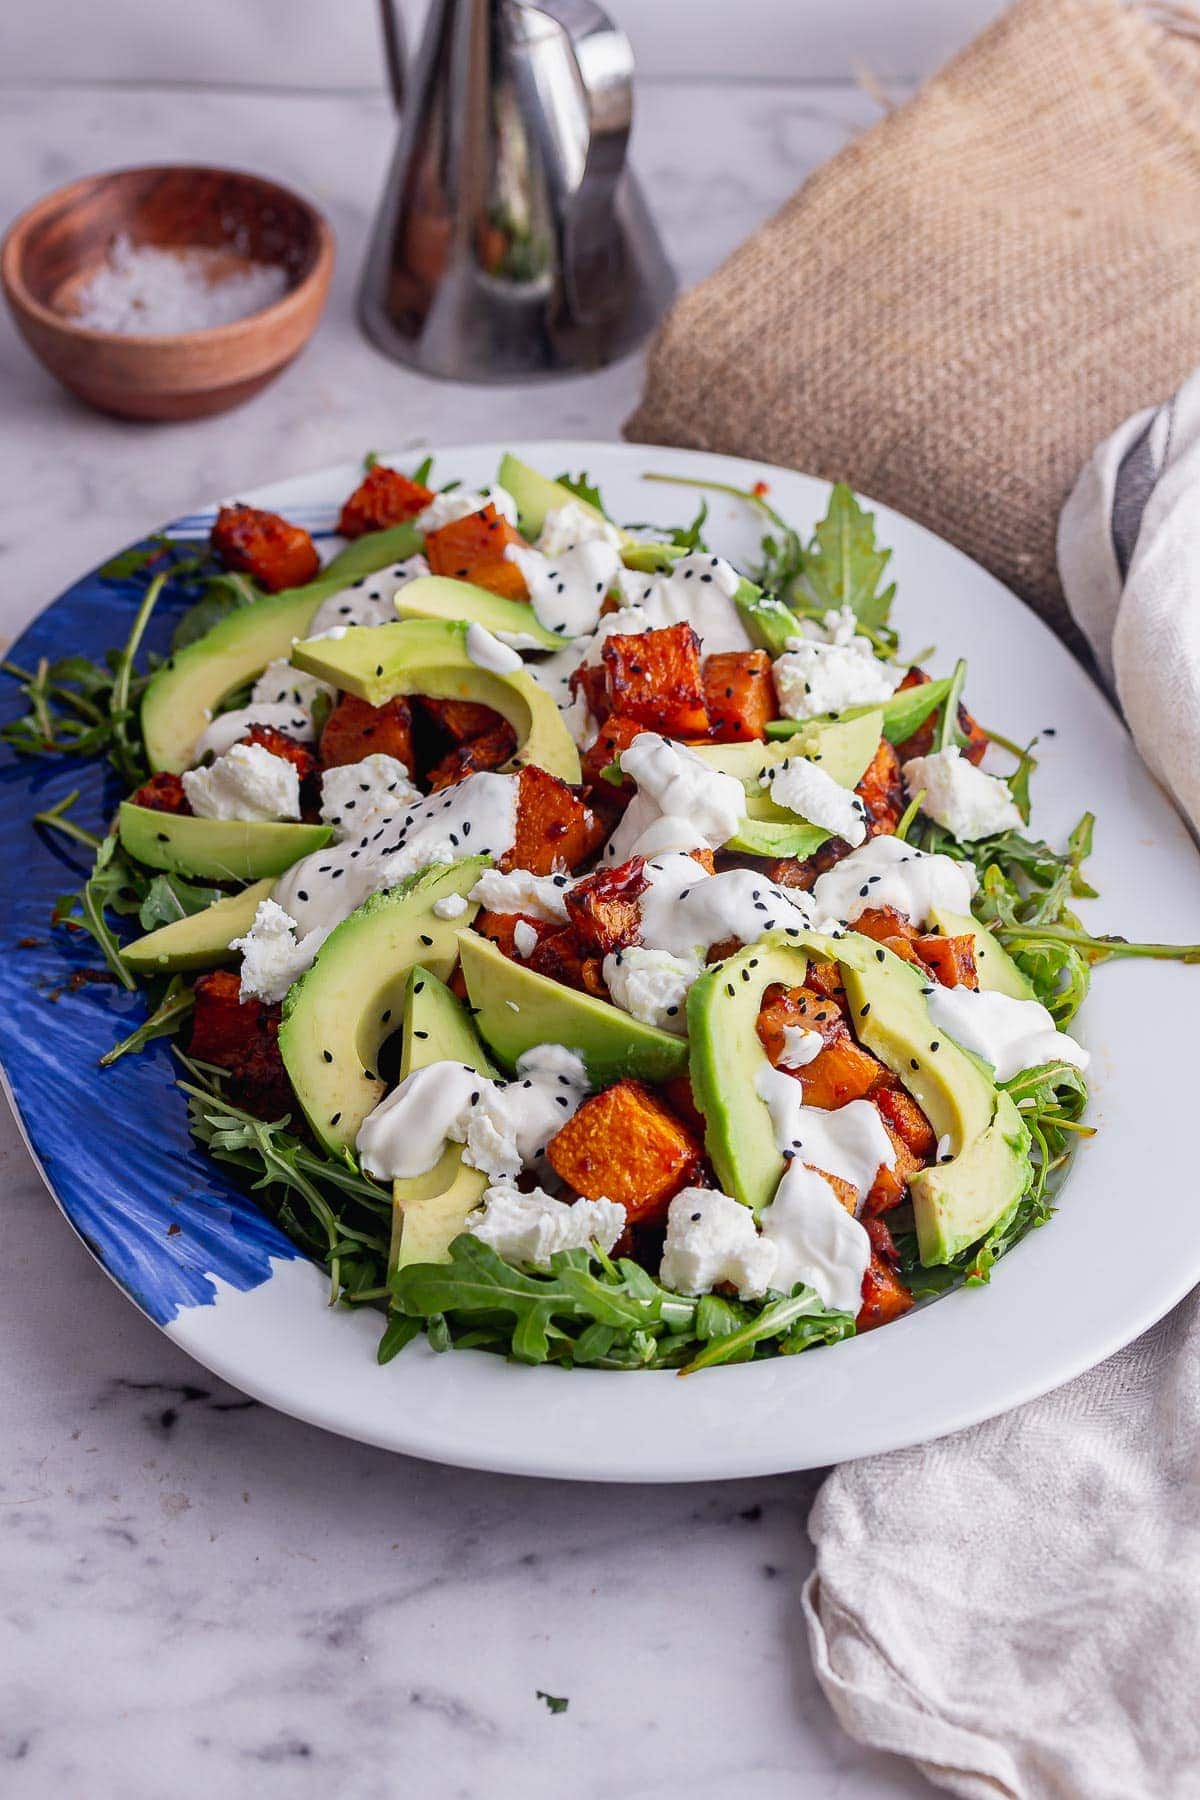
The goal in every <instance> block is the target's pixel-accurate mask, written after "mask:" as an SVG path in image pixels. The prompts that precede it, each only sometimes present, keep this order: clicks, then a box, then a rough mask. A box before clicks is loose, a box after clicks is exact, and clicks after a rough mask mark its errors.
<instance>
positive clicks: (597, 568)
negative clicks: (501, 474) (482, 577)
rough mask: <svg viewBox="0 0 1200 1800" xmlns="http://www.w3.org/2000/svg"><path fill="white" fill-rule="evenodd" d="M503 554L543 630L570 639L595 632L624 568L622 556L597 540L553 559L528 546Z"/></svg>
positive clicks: (510, 547)
mask: <svg viewBox="0 0 1200 1800" xmlns="http://www.w3.org/2000/svg"><path fill="white" fill-rule="evenodd" d="M504 554H505V556H506V557H507V558H508V560H509V561H510V562H514V563H516V565H517V567H518V568H519V569H520V571H521V573H522V575H523V576H524V577H525V585H526V587H527V588H528V589H529V598H530V602H531V604H532V606H533V610H534V614H535V616H536V618H537V621H538V623H539V625H544V626H545V627H546V629H547V630H548V631H557V632H558V633H559V635H560V636H562V637H570V638H578V637H582V636H584V635H586V634H588V633H590V632H593V631H594V630H595V629H596V626H597V624H598V622H599V619H600V608H601V607H602V606H603V604H604V597H605V595H606V594H607V593H608V590H609V588H610V587H611V586H612V583H613V579H614V577H615V576H616V574H617V571H618V569H619V568H620V566H621V553H620V551H619V550H616V549H615V548H614V547H613V545H612V544H609V543H605V542H604V541H603V540H602V539H599V538H593V539H591V540H590V541H588V542H584V543H579V544H575V545H573V546H572V548H571V549H569V550H562V551H559V552H558V553H556V554H555V555H552V556H544V555H543V554H542V552H541V551H540V550H531V549H530V548H529V547H528V546H527V545H525V544H509V545H508V547H507V549H506V550H505V552H504Z"/></svg>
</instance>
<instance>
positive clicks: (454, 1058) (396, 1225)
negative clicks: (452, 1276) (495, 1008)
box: [388, 964, 496, 1275]
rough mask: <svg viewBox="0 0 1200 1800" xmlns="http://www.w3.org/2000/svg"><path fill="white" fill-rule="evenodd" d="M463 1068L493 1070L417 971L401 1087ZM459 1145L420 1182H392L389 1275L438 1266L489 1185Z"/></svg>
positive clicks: (444, 998) (456, 1014)
mask: <svg viewBox="0 0 1200 1800" xmlns="http://www.w3.org/2000/svg"><path fill="white" fill-rule="evenodd" d="M435 1062H456V1063H465V1064H466V1065H467V1067H468V1068H469V1069H474V1070H475V1072H476V1074H478V1075H494V1074H495V1072H496V1071H495V1070H494V1069H493V1067H492V1065H491V1063H490V1062H489V1061H488V1059H487V1053H486V1051H485V1050H484V1048H483V1045H482V1044H481V1043H480V1041H479V1038H478V1036H477V1035H476V1032H475V1028H474V1026H473V1025H472V1024H471V1019H470V1015H469V1014H468V1012H467V1010H466V1008H465V1007H464V1006H463V1005H462V1004H461V1002H460V1001H458V1000H456V999H455V997H454V995H453V994H452V993H451V992H450V989H449V988H448V987H447V986H446V985H445V983H444V982H441V981H439V980H438V978H437V976H436V975H434V974H433V973H432V972H431V971H430V970H429V969H427V968H425V967H424V965H423V964H418V965H417V966H416V967H415V968H413V969H410V970H409V973H408V982H407V985H406V987H405V990H404V1049H403V1053H402V1055H401V1058H400V1080H401V1081H404V1080H405V1079H406V1078H407V1077H408V1076H409V1075H411V1074H412V1073H413V1071H414V1070H415V1069H424V1068H426V1067H427V1066H428V1065H429V1064H430V1063H435ZM462 1151H463V1147H462V1145H461V1144H449V1143H448V1144H447V1145H446V1148H445V1149H444V1151H443V1152H442V1155H441V1157H440V1158H439V1160H438V1161H437V1162H436V1163H435V1164H434V1166H433V1168H432V1169H428V1170H426V1172H425V1174H424V1175H411V1176H407V1177H406V1178H405V1179H404V1180H403V1181H394V1182H393V1183H392V1244H391V1253H390V1255H389V1257H388V1274H389V1275H391V1274H393V1273H394V1272H395V1271H396V1270H397V1269H402V1268H404V1267H405V1266H406V1265H407V1264H408V1263H418V1262H421V1263H425V1262H445V1261H446V1258H447V1254H448V1252H449V1249H450V1245H451V1244H452V1243H453V1241H454V1239H455V1238H456V1237H457V1236H458V1235H459V1233H460V1232H461V1230H462V1228H463V1226H464V1225H465V1223H466V1219H467V1214H468V1213H470V1212H473V1211H474V1210H475V1208H476V1207H477V1206H478V1205H479V1202H480V1201H481V1200H482V1198H483V1193H484V1189H485V1188H486V1187H487V1185H488V1178H487V1176H486V1175H484V1174H483V1173H482V1172H481V1171H480V1170H479V1169H472V1168H471V1167H470V1166H469V1165H468V1164H467V1163H465V1162H464V1161H463V1155H462Z"/></svg>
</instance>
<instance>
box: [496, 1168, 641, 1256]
mask: <svg viewBox="0 0 1200 1800" xmlns="http://www.w3.org/2000/svg"><path fill="white" fill-rule="evenodd" d="M624 1229H625V1208H624V1207H623V1206H619V1205H617V1203H616V1202H615V1201H613V1200H575V1201H572V1202H569V1203H568V1202H567V1201H565V1200H556V1199H555V1198H554V1197H553V1195H551V1194H547V1193H546V1191H545V1190H544V1189H543V1188H533V1189H532V1190H531V1191H530V1192H529V1193H527V1194H526V1193H522V1192H521V1190H520V1189H519V1188H515V1187H513V1186H512V1185H511V1184H510V1183H507V1182H501V1183H497V1184H496V1185H495V1186H493V1187H489V1188H488V1189H487V1191H486V1193H485V1194H484V1196H483V1205H482V1206H481V1207H479V1208H477V1209H476V1211H475V1212H473V1213H471V1214H470V1215H469V1217H468V1219H467V1222H466V1230H467V1231H469V1232H470V1233H471V1236H472V1237H477V1238H479V1239H480V1240H481V1242H483V1243H485V1244H490V1245H491V1247H492V1249H493V1250H494V1251H495V1252H496V1254H497V1256H500V1257H502V1258H503V1259H504V1261H505V1262H510V1263H534V1264H537V1265H542V1266H544V1265H546V1264H547V1263H549V1261H550V1258H551V1257H552V1256H556V1255H557V1254H558V1253H559V1251H561V1250H584V1249H587V1247H588V1246H589V1245H590V1244H591V1243H592V1242H593V1241H595V1242H596V1243H598V1244H599V1246H600V1248H601V1249H602V1250H603V1251H604V1254H605V1255H606V1256H607V1255H608V1254H609V1253H610V1252H611V1250H612V1248H613V1245H614V1244H615V1243H616V1241H617V1239H618V1238H619V1237H620V1235H621V1233H622V1232H623V1231H624Z"/></svg>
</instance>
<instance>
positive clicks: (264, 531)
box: [210, 506, 321, 594]
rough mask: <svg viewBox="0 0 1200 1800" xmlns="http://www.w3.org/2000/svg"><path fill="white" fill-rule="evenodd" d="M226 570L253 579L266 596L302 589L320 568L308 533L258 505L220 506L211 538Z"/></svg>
mask: <svg viewBox="0 0 1200 1800" xmlns="http://www.w3.org/2000/svg"><path fill="white" fill-rule="evenodd" d="M210 542H211V543H212V547H213V549H214V550H215V551H216V553H217V555H218V556H219V557H220V559H221V561H222V562H223V563H224V564H225V567H226V568H227V569H240V570H241V571H242V572H243V573H244V574H246V575H251V576H253V578H254V580H255V581H257V582H258V584H259V586H260V587H265V588H266V590H267V592H268V593H271V594H277V593H279V591H280V590H281V589H282V588H290V587H301V586H303V584H304V583H305V582H306V581H311V580H312V578H313V576H314V575H315V574H316V573H317V571H318V569H319V568H320V567H321V559H320V557H319V556H318V555H317V547H316V545H315V544H314V543H313V541H312V538H311V537H310V536H309V534H308V532H307V531H305V530H304V528H303V527H302V526H300V525H292V524H291V523H290V522H289V521H288V520H287V519H283V518H281V517H280V516H279V514H278V513H273V512H263V511H262V510H261V509H260V508H259V507H257V506H223V507H222V508H221V510H220V512H219V513H218V514H217V519H216V523H215V525H214V526H213V528H212V534H211V538H210Z"/></svg>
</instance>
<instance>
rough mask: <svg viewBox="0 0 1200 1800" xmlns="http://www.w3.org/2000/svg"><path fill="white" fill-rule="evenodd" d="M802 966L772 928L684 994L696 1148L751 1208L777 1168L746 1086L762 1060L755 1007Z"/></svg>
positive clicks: (799, 977) (761, 1106) (771, 1191)
mask: <svg viewBox="0 0 1200 1800" xmlns="http://www.w3.org/2000/svg"><path fill="white" fill-rule="evenodd" d="M831 947H832V948H833V949H834V950H836V949H837V948H838V946H837V945H831ZM807 966H808V959H807V955H806V952H805V950H803V949H801V948H800V947H799V946H798V945H797V944H796V942H795V941H794V940H792V939H790V938H788V937H786V936H785V935H784V934H783V933H781V932H772V933H771V934H770V936H768V937H764V938H761V939H760V940H759V942H758V943H757V944H751V945H748V946H747V948H746V949H745V950H739V951H738V952H737V954H736V955H734V956H729V957H726V959H725V961H724V962H722V963H718V964H716V966H715V967H714V968H712V969H710V970H709V971H708V972H707V974H704V975H701V977H700V979H699V980H698V981H696V982H694V983H693V985H692V988H691V991H690V993H689V994H688V1002H687V1016H688V1045H689V1058H688V1072H689V1074H690V1076H691V1082H692V1093H693V1094H694V1095H695V1099H696V1105H697V1106H698V1107H699V1108H700V1111H701V1112H702V1113H703V1114H704V1124H705V1131H704V1148H705V1150H706V1151H707V1152H708V1156H709V1160H710V1161H711V1163H712V1165H713V1168H714V1169H715V1171H716V1175H717V1180H718V1182H719V1184H720V1186H721V1187H722V1188H723V1189H724V1191H725V1192H726V1193H727V1194H732V1195H733V1197H734V1199H735V1200H740V1201H741V1202H742V1204H743V1206H751V1207H753V1208H754V1209H755V1211H756V1212H757V1211H758V1210H759V1208H761V1207H764V1206H766V1205H768V1204H769V1202H770V1201H771V1200H772V1199H773V1198H774V1195H775V1189H776V1188H777V1187H778V1186H779V1182H780V1177H781V1176H782V1174H783V1158H782V1156H781V1155H780V1154H779V1151H778V1150H777V1149H776V1146H775V1130H774V1127H773V1126H772V1124H771V1115H770V1112H769V1111H768V1110H767V1104H766V1101H765V1100H761V1099H760V1098H759V1096H758V1094H757V1092H756V1090H755V1085H754V1084H755V1076H756V1074H757V1072H758V1070H759V1069H761V1068H762V1066H763V1064H764V1063H765V1061H766V1052H765V1051H764V1049H763V1047H762V1044H761V1043H760V1041H759V1036H758V1029H757V1027H758V1014H759V1008H760V1007H761V1006H762V997H763V993H764V991H765V989H767V988H768V987H770V985H771V983H772V982H774V981H782V982H784V983H785V984H786V985H787V986H788V987H799V986H800V984H801V983H802V982H803V980H804V974H805V970H806V968H807Z"/></svg>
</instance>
